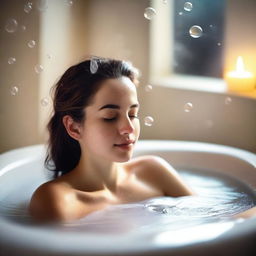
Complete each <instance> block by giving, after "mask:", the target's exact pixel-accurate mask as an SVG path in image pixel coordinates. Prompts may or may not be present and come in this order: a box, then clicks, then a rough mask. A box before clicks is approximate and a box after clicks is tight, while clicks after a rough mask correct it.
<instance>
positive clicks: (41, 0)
mask: <svg viewBox="0 0 256 256" xmlns="http://www.w3.org/2000/svg"><path fill="white" fill-rule="evenodd" d="M36 6H37V10H38V11H40V12H44V11H46V10H47V8H48V1H47V0H37V3H36Z"/></svg>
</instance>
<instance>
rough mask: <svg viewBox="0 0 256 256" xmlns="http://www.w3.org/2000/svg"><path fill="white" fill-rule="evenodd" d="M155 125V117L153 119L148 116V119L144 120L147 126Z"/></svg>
mask: <svg viewBox="0 0 256 256" xmlns="http://www.w3.org/2000/svg"><path fill="white" fill-rule="evenodd" d="M153 123H154V119H153V117H151V116H146V117H145V118H144V124H145V125H146V126H152V125H153Z"/></svg>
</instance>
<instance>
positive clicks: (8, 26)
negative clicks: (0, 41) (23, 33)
mask: <svg viewBox="0 0 256 256" xmlns="http://www.w3.org/2000/svg"><path fill="white" fill-rule="evenodd" d="M17 27H18V22H17V21H16V20H15V19H12V18H10V19H8V20H7V21H6V23H5V30H6V31H7V32H8V33H14V32H15V31H16V30H17Z"/></svg>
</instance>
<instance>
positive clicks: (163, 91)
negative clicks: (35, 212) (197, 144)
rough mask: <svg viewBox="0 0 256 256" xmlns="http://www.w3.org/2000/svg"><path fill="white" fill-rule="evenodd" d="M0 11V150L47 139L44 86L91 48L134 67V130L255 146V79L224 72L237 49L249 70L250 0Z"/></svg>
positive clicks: (4, 4) (253, 37) (50, 4)
mask: <svg viewBox="0 0 256 256" xmlns="http://www.w3.org/2000/svg"><path fill="white" fill-rule="evenodd" d="M149 7H150V8H149ZM148 8H149V9H148ZM0 12H1V16H0V24H1V28H0V72H1V78H0V79H1V84H0V125H1V126H0V153H2V152H5V151H7V150H11V149H15V148H18V147H23V146H27V145H33V144H39V143H46V142H47V137H48V134H47V130H46V124H47V122H48V119H49V117H50V114H51V110H52V100H51V93H50V89H51V87H52V86H53V85H54V83H55V82H56V81H57V80H58V79H59V77H60V76H61V75H62V74H63V72H64V71H65V70H66V69H67V68H68V67H69V66H71V65H73V64H75V63H77V62H79V61H82V60H83V58H85V57H87V56H88V55H89V54H94V55H98V56H104V57H112V58H118V59H125V60H129V61H131V62H132V63H133V64H134V65H135V66H136V67H138V68H139V70H140V71H141V78H140V87H139V89H138V93H139V99H140V103H141V111H140V120H141V128H142V129H141V137H140V139H167V140H188V141H202V142H210V143H216V144H223V145H230V146H235V147H238V148H242V149H246V150H249V151H252V152H255V153H256V100H255V99H256V92H255V80H254V86H253V89H250V90H243V88H242V89H241V90H240V89H239V88H238V89H236V90H235V91H232V90H230V89H229V84H228V80H227V79H226V74H227V72H228V71H231V70H234V69H235V66H236V60H237V57H238V56H242V57H243V61H244V65H245V67H246V69H247V70H249V71H250V72H251V73H252V74H254V76H255V75H256V34H255V24H256V14H255V13H256V1H254V0H243V1H241V0H215V1H212V0H191V1H183V0H163V1H162V0H153V1H149V0H73V1H71V0H69V1H68V0H51V1H50V0H49V1H46V0H31V1H24V0H1V11H0ZM145 118H146V120H145Z"/></svg>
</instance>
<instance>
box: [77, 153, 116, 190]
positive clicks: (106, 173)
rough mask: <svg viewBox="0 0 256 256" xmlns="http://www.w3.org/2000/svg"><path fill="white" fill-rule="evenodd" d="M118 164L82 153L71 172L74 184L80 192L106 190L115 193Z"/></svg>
mask: <svg viewBox="0 0 256 256" xmlns="http://www.w3.org/2000/svg"><path fill="white" fill-rule="evenodd" d="M119 168H120V164H118V163H116V162H111V161H109V160H105V159H102V158H101V159H100V160H99V159H98V158H96V157H92V156H90V157H88V154H87V153H82V154H81V158H80V161H79V163H78V165H77V166H76V168H75V169H74V170H73V171H72V173H73V175H74V176H73V177H74V180H75V183H76V184H77V185H78V186H79V188H80V189H82V190H89V191H97V190H104V189H108V190H111V191H115V190H116V188H117V181H118V169H119Z"/></svg>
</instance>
